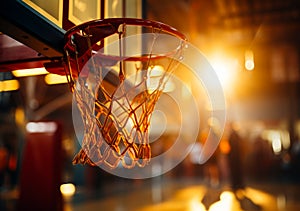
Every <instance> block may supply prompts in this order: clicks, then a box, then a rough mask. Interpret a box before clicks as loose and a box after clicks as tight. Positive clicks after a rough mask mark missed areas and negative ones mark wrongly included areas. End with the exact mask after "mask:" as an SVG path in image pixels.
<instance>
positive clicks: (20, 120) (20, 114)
mask: <svg viewBox="0 0 300 211" xmlns="http://www.w3.org/2000/svg"><path fill="white" fill-rule="evenodd" d="M15 121H16V123H17V124H18V125H23V124H24V122H25V113H24V110H23V109H22V108H17V109H16V111H15Z"/></svg>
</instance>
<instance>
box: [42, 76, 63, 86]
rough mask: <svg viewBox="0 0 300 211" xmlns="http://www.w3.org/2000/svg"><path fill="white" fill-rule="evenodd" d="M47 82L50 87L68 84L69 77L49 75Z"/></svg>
mask: <svg viewBox="0 0 300 211" xmlns="http://www.w3.org/2000/svg"><path fill="white" fill-rule="evenodd" d="M45 82H46V84H48V85H54V84H64V83H68V80H67V77H66V76H64V75H56V74H47V75H46V76H45Z"/></svg>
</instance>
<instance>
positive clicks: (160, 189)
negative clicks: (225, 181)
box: [65, 178, 300, 211]
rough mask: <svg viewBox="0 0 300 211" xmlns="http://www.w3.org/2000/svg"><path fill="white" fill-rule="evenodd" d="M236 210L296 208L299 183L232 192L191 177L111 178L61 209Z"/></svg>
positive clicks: (79, 193) (299, 203)
mask: <svg viewBox="0 0 300 211" xmlns="http://www.w3.org/2000/svg"><path fill="white" fill-rule="evenodd" d="M82 210H84V211H89V210H93V211H94V210H105V211H106V210H109V211H127V210H128V211H152V210H161V211H196V210H197V211H202V210H203V211H204V210H210V211H216V210H218V211H219V210H220V211H231V210H233V211H239V210H270V211H276V210H278V211H281V210H288V211H294V210H295V211H296V210H300V185H297V184H296V185H295V184H287V183H285V184H279V183H275V184H271V183H270V184H266V183H261V184H249V185H247V187H246V188H245V189H243V190H239V191H237V192H236V193H235V194H234V193H233V192H232V191H231V190H230V188H229V187H227V186H226V185H223V186H221V187H210V186H208V185H206V184H205V183H204V182H203V181H197V180H195V179H165V178H154V179H152V180H147V181H127V180H125V181H121V182H120V181H112V182H111V183H110V184H106V185H103V186H102V187H101V188H100V189H97V190H94V191H87V190H84V189H83V188H77V192H76V194H75V196H74V197H73V198H72V199H71V200H69V202H66V203H65V211H82Z"/></svg>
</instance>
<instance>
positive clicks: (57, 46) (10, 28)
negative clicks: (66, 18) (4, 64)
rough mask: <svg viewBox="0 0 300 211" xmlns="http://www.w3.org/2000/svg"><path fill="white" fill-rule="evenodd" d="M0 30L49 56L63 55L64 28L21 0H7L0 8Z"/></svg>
mask: <svg viewBox="0 0 300 211" xmlns="http://www.w3.org/2000/svg"><path fill="white" fill-rule="evenodd" d="M0 30H1V32H3V33H4V34H7V35H9V36H10V37H12V38H14V39H15V40H17V41H19V42H21V43H23V44H25V45H27V46H29V47H31V48H32V49H34V50H36V51H37V52H39V53H41V54H42V55H44V56H46V57H49V58H53V59H55V58H60V57H62V56H63V41H64V34H65V30H63V29H62V28H59V27H58V26H56V25H55V24H54V23H52V22H51V21H49V20H48V19H47V18H45V17H44V16H42V15H40V14H39V13H38V12H37V11H35V10H34V9H33V8H31V7H30V6H28V5H27V4H26V3H24V2H23V1H21V0H7V1H5V2H2V4H1V8H0Z"/></svg>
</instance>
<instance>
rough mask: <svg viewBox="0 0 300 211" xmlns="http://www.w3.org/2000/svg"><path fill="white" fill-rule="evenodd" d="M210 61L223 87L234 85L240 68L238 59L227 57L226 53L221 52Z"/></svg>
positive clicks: (227, 87)
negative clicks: (221, 53)
mask: <svg viewBox="0 0 300 211" xmlns="http://www.w3.org/2000/svg"><path fill="white" fill-rule="evenodd" d="M210 61H211V65H212V67H213V68H214V70H215V71H216V74H217V76H218V78H219V80H220V82H221V85H222V87H223V89H229V88H230V87H232V84H233V82H234V80H235V77H236V73H237V70H238V61H237V60H236V59H232V58H225V57H224V55H219V54H218V55H214V56H213V57H212V59H211V60H210Z"/></svg>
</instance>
